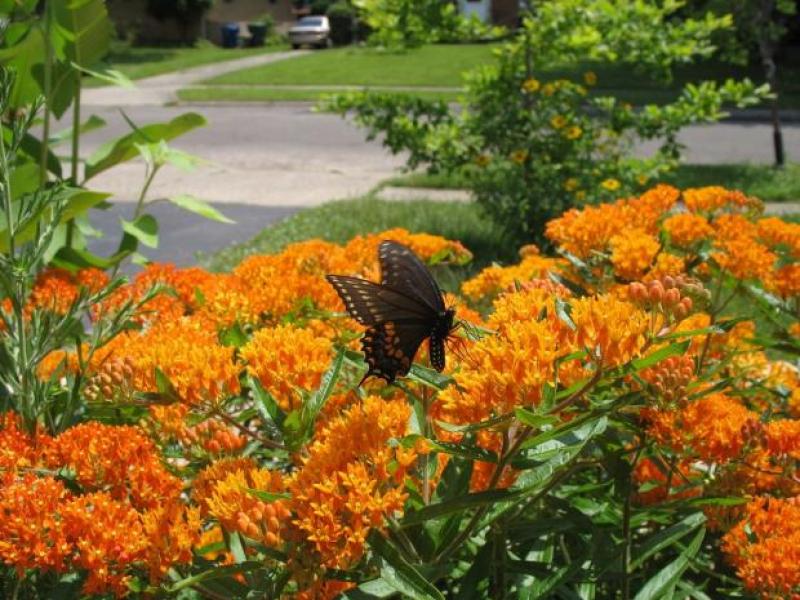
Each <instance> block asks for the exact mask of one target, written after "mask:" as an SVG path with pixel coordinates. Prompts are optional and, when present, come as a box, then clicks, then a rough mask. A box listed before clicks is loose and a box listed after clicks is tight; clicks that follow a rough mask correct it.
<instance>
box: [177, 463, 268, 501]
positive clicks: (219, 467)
mask: <svg viewBox="0 0 800 600" xmlns="http://www.w3.org/2000/svg"><path fill="white" fill-rule="evenodd" d="M256 467H257V465H256V462H255V461H254V460H253V459H252V458H222V459H220V460H215V461H214V462H212V463H211V464H210V465H208V466H207V467H205V468H204V469H203V470H202V471H200V472H199V473H198V474H197V477H195V478H194V481H193V482H192V500H194V501H195V502H196V503H197V504H198V505H199V506H200V509H201V511H202V513H203V514H204V515H205V514H206V513H207V511H208V501H209V500H210V499H211V495H212V494H213V493H214V488H215V487H216V485H217V483H218V482H220V481H222V480H223V479H225V478H226V477H227V476H228V475H229V474H231V473H236V472H237V471H241V472H247V471H252V470H254V469H256Z"/></svg>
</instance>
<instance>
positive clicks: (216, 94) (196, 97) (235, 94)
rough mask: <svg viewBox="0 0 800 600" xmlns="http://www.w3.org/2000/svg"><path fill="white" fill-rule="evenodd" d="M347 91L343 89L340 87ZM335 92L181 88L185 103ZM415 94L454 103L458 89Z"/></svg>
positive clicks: (304, 97) (314, 97)
mask: <svg viewBox="0 0 800 600" xmlns="http://www.w3.org/2000/svg"><path fill="white" fill-rule="evenodd" d="M351 89H353V90H358V89H360V88H351ZM341 91H344V90H341ZM332 93H334V91H332V90H330V89H296V88H290V87H284V88H281V87H256V86H251V87H226V86H219V87H211V86H206V87H192V88H186V89H182V90H178V98H179V99H180V100H182V101H183V102H319V101H320V100H322V99H323V98H325V97H326V96H329V95H331V94H332ZM413 95H414V96H415V97H418V98H425V99H427V100H444V101H446V102H455V101H456V100H457V99H458V96H459V92H434V91H427V90H424V91H419V92H414V93H413Z"/></svg>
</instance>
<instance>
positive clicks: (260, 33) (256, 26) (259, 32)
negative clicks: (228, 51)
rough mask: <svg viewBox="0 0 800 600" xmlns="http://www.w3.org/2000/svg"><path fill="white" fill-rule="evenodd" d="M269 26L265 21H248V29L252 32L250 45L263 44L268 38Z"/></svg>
mask: <svg viewBox="0 0 800 600" xmlns="http://www.w3.org/2000/svg"><path fill="white" fill-rule="evenodd" d="M267 29H268V26H267V25H266V24H265V23H248V24H247V30H248V31H249V32H250V45H251V46H263V45H264V42H265V41H266V40H267Z"/></svg>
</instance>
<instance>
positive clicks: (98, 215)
mask: <svg viewBox="0 0 800 600" xmlns="http://www.w3.org/2000/svg"><path fill="white" fill-rule="evenodd" d="M133 208H134V205H133V204H132V203H130V202H120V203H117V204H115V205H113V206H112V207H111V208H110V209H109V210H96V211H92V224H93V225H94V226H95V227H96V228H97V229H99V230H100V231H102V232H103V233H104V236H103V237H101V238H91V239H90V240H89V249H90V250H91V251H92V252H95V253H96V254H99V255H100V256H111V255H112V254H114V252H116V250H117V247H118V245H119V240H120V236H121V229H120V222H119V220H120V218H124V219H130V218H131V215H132V213H133ZM219 208H220V210H222V211H224V214H225V216H226V217H228V218H230V219H233V220H234V221H235V223H234V224H228V223H219V222H216V221H209V220H208V219H204V218H202V217H199V216H197V215H194V214H192V213H188V212H186V211H184V210H181V209H179V208H177V207H175V206H173V205H172V204H167V203H165V202H159V203H156V204H154V205H153V206H151V207H150V209H149V210H148V213H149V214H151V215H153V216H154V217H156V219H158V225H159V245H158V248H147V247H144V246H140V248H139V250H140V252H141V253H142V254H144V255H145V256H146V257H147V258H149V259H150V260H153V261H156V262H165V263H173V264H175V265H177V266H179V267H188V266H191V265H194V264H196V263H197V260H196V255H197V253H198V252H204V253H213V252H216V251H217V250H221V249H223V248H225V247H227V246H230V245H232V244H237V243H241V242H245V241H247V240H249V239H250V238H252V237H254V236H255V235H256V234H257V233H259V232H260V231H261V230H262V229H264V228H265V227H267V226H268V225H270V224H272V223H275V222H276V221H280V220H282V219H285V218H286V217H288V216H289V215H291V214H293V213H295V212H296V211H297V210H299V207H291V206H251V205H247V204H225V205H224V206H220V207H219ZM136 270H138V268H137V267H133V266H129V267H128V268H126V269H124V271H126V272H128V273H130V272H134V271H136Z"/></svg>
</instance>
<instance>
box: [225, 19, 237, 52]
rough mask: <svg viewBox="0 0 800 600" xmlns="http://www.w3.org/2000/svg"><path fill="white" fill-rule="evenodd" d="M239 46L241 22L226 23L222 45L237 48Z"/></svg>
mask: <svg viewBox="0 0 800 600" xmlns="http://www.w3.org/2000/svg"><path fill="white" fill-rule="evenodd" d="M238 46H239V24H238V23H225V25H223V26H222V47H223V48H237V47H238Z"/></svg>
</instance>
